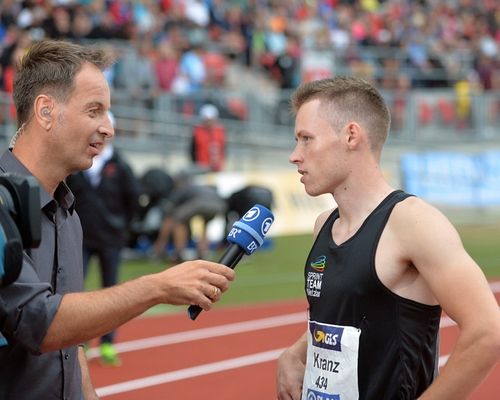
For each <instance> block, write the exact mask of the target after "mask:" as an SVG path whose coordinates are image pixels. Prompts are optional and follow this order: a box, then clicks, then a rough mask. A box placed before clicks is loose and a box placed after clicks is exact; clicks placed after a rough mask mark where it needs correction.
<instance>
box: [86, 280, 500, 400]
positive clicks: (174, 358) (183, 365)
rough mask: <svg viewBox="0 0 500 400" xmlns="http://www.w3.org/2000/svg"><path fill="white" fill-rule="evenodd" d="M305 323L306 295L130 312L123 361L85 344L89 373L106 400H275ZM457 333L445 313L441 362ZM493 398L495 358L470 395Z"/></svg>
mask: <svg viewBox="0 0 500 400" xmlns="http://www.w3.org/2000/svg"><path fill="white" fill-rule="evenodd" d="M494 285H496V284H493V286H492V288H493V289H494V290H497V289H500V288H494ZM499 286H500V285H499ZM496 296H497V300H498V299H500V296H499V294H498V293H497V294H496ZM305 321H306V303H305V300H300V301H292V302H282V303H272V304H263V305H253V306H245V307H234V308H233V307H231V308H220V309H218V308H215V309H214V310H212V311H210V312H203V313H201V314H200V316H199V317H198V318H197V319H196V321H191V320H190V319H189V318H188V317H187V313H186V312H185V311H184V312H182V313H178V314H170V315H162V316H154V317H142V318H136V319H135V320H133V321H130V322H129V323H127V324H125V325H123V326H122V327H121V328H120V329H119V331H118V342H117V344H116V345H117V349H118V350H119V351H120V357H121V359H122V362H123V364H122V366H120V367H103V366H101V365H100V364H99V363H98V361H97V359H95V355H96V354H97V351H96V349H95V348H91V349H90V351H89V353H88V355H89V358H90V361H89V365H90V373H91V376H92V380H93V383H94V386H95V387H96V389H97V392H98V394H99V396H100V398H102V399H107V400H137V399H141V400H142V399H147V400H164V399H175V400H177V399H182V400H200V399H203V400H226V399H227V400H233V399H238V400H267V399H269V400H274V399H276V394H275V383H274V382H275V362H276V358H277V357H278V355H279V354H280V353H281V351H283V349H284V348H286V347H288V346H289V345H290V344H291V343H293V342H294V341H295V340H296V339H297V338H298V337H299V336H300V335H301V334H302V333H303V332H304V331H305V329H306V322H305ZM457 335H458V328H457V327H456V325H454V324H453V323H452V321H450V320H449V319H446V318H444V319H443V320H442V328H441V354H442V361H443V362H444V361H445V358H446V355H447V354H449V353H450V351H451V349H452V348H453V344H454V342H455V340H456V337H457ZM94 344H96V343H95V342H94ZM499 398H500V364H497V366H496V368H495V369H494V370H493V372H492V373H491V374H490V376H489V377H488V378H487V379H486V381H485V382H484V383H483V384H482V385H481V387H480V388H479V389H478V390H477V391H476V393H475V394H474V395H473V396H472V397H471V400H497V399H499Z"/></svg>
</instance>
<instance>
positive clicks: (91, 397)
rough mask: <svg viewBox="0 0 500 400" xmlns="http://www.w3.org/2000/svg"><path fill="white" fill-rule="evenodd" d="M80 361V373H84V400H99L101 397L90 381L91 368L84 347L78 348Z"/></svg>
mask: <svg viewBox="0 0 500 400" xmlns="http://www.w3.org/2000/svg"><path fill="white" fill-rule="evenodd" d="M78 361H79V363H80V371H81V372H82V394H83V400H98V399H99V397H98V396H97V393H96V391H95V389H94V385H92V380H91V379H90V372H89V366H88V364H87V357H86V356H85V352H84V351H83V347H81V346H78Z"/></svg>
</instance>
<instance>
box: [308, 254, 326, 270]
mask: <svg viewBox="0 0 500 400" xmlns="http://www.w3.org/2000/svg"><path fill="white" fill-rule="evenodd" d="M325 267H326V256H318V257H316V259H315V260H314V261H313V262H312V263H311V268H312V269H314V270H315V271H318V272H323V271H324V270H325Z"/></svg>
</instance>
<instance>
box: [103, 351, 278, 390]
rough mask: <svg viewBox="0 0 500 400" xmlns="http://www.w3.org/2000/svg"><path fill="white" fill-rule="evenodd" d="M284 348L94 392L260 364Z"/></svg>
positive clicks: (175, 379)
mask: <svg viewBox="0 0 500 400" xmlns="http://www.w3.org/2000/svg"><path fill="white" fill-rule="evenodd" d="M285 349H286V348H282V349H276V350H270V351H265V352H262V353H256V354H251V355H248V356H243V357H237V358H231V359H229V360H223V361H218V362H214V363H209V364H204V365H197V366H196V367H191V368H185V369H179V370H177V371H172V372H167V373H164V374H158V375H152V376H148V377H146V378H141V379H134V380H132V381H127V382H122V383H117V384H114V385H109V386H103V387H101V388H98V389H96V392H97V394H98V396H99V397H100V398H102V397H105V396H111V395H113V394H118V393H123V392H130V391H132V390H138V389H143V388H146V387H151V386H156V385H162V384H165V383H169V382H175V381H179V380H182V379H188V378H194V377H196V376H202V375H207V374H213V373H215V372H221V371H227V370H231V369H235V368H241V367H246V366H249V365H255V364H260V363H264V362H268V361H273V360H275V359H277V358H278V357H279V355H280V354H281V353H282V352H283V351H284V350H285Z"/></svg>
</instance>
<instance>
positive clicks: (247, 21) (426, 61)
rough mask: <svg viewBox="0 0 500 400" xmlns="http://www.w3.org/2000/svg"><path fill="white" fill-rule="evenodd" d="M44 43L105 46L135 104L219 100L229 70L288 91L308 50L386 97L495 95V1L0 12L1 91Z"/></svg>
mask: <svg viewBox="0 0 500 400" xmlns="http://www.w3.org/2000/svg"><path fill="white" fill-rule="evenodd" d="M41 38H56V39H70V40H72V41H77V42H82V41H89V42H95V41H101V40H102V41H104V42H105V43H108V44H109V46H110V48H111V49H113V50H114V51H115V52H116V56H117V60H118V62H117V63H116V64H115V65H114V67H113V69H112V70H109V71H108V78H109V81H110V83H111V84H112V87H113V88H120V89H125V90H126V91H128V93H130V96H131V98H137V99H150V100H151V99H154V98H155V97H156V96H158V95H159V94H161V93H162V92H169V93H173V94H181V95H189V94H193V93H194V94H195V93H197V92H198V91H200V90H202V89H206V88H213V87H215V88H219V87H222V88H223V87H225V85H226V80H225V78H226V70H227V67H228V65H229V64H230V63H238V64H240V65H241V66H245V67H246V68H248V69H249V70H250V71H256V72H259V73H261V74H262V73H263V74H265V75H266V76H267V77H269V78H270V82H274V83H275V84H276V86H277V87H281V88H285V89H286V88H294V87H296V86H297V84H298V83H299V81H300V80H301V79H303V76H302V75H301V74H303V70H301V65H302V58H303V57H306V56H308V57H309V55H310V54H311V51H313V50H319V51H320V52H324V53H326V54H330V53H331V55H332V57H333V58H334V59H335V62H334V65H335V67H336V69H337V70H339V71H343V72H346V73H350V74H354V75H358V76H359V75H363V76H364V77H366V78H368V79H371V80H375V81H378V83H379V84H380V85H381V87H382V88H384V89H398V88H401V87H403V88H408V87H410V88H411V87H422V86H423V87H429V86H433V87H436V86H439V87H452V86H453V85H454V83H455V82H456V81H457V80H461V79H467V80H469V81H473V82H475V83H476V84H477V85H478V86H479V87H480V88H481V89H482V90H493V89H500V72H499V70H500V55H499V54H500V5H499V3H498V0H448V1H438V0H420V1H410V0H385V1H383V0H358V1H346V0H344V1H342V0H142V1H139V0H23V1H21V0H2V2H1V4H0V89H1V90H3V91H6V92H10V91H11V90H12V80H13V74H14V65H15V63H16V61H17V60H18V58H19V57H20V56H21V55H22V54H23V53H24V51H25V50H26V48H27V47H28V46H29V44H30V43H31V42H32V41H33V40H38V39H41ZM342 68H343V69H342Z"/></svg>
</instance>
